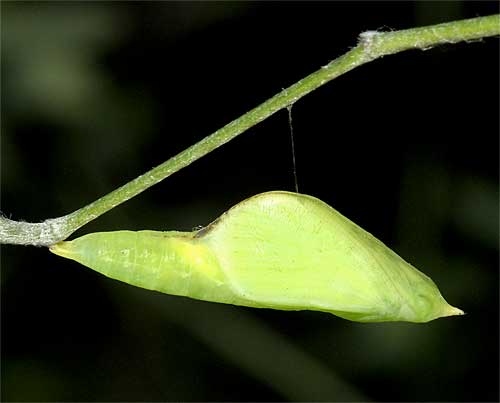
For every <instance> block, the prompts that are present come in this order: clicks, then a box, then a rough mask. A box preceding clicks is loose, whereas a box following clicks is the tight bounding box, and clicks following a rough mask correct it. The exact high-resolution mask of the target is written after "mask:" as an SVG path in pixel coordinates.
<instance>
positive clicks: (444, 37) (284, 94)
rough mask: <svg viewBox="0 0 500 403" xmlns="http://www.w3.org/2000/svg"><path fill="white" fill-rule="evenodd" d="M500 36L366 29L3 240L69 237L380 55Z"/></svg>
mask: <svg viewBox="0 0 500 403" xmlns="http://www.w3.org/2000/svg"><path fill="white" fill-rule="evenodd" d="M495 35H500V15H498V14H497V15H491V16H487V17H478V18H471V19H467V20H461V21H453V22H448V23H444V24H437V25H431V26H427V27H420V28H412V29H406V30H401V31H392V32H378V31H367V32H363V33H362V34H360V35H359V41H358V45H357V46H356V47H354V48H353V49H351V50H350V51H349V52H347V53H346V54H344V55H343V56H340V57H339V58H337V59H335V60H333V61H332V62H330V63H328V64H327V65H326V66H323V67H322V68H320V69H319V70H317V71H315V72H314V73H312V74H310V75H308V76H307V77H305V78H303V79H302V80H300V81H298V82H297V83H295V84H293V85H292V86H290V87H288V88H286V89H284V90H283V91H281V92H279V93H278V94H276V95H275V96H273V97H272V98H270V99H268V100H267V101H265V102H264V103H262V104H261V105H259V106H257V107H256V108H254V109H252V110H251V111H249V112H247V113H245V114H244V115H242V116H241V117H239V118H238V119H236V120H234V121H232V122H230V123H229V124H227V125H226V126H224V127H222V128H221V129H219V130H217V131H216V132H214V133H213V134H211V135H210V136H207V137H205V138H204V139H203V140H201V141H199V142H198V143H196V144H194V145H192V146H191V147H189V148H187V149H186V150H184V151H182V152H181V153H179V154H177V155H176V156H174V157H172V158H170V159H169V160H167V161H165V162H164V163H163V164H161V165H159V166H157V167H155V168H153V169H151V170H150V171H148V172H146V173H145V174H143V175H141V176H139V177H137V178H135V179H134V180H132V181H130V182H129V183H127V184H125V185H123V186H121V187H119V188H118V189H116V190H114V191H112V192H111V193H109V194H107V195H105V196H104V197H102V198H100V199H98V200H96V201H95V202H93V203H90V204H89V205H87V206H85V207H82V208H81V209H79V210H77V211H75V212H73V213H71V214H68V215H65V216H63V217H59V218H55V219H50V220H46V221H44V222H41V223H27V222H17V221H12V220H9V219H6V218H2V217H0V243H4V244H22V245H42V246H48V245H52V244H54V243H56V242H59V241H62V240H64V239H66V238H67V237H68V236H69V235H71V234H72V233H73V232H75V231H76V230H77V229H78V228H80V227H82V226H83V225H85V224H87V223H88V222H90V221H92V220H94V219H95V218H97V217H99V216H100V215H102V214H104V213H105V212H107V211H109V210H111V209H112V208H114V207H116V206H118V205H119V204H121V203H123V202H125V201H127V200H129V199H130V198H132V197H134V196H136V195H138V194H139V193H141V192H143V191H144V190H146V189H148V188H149V187H151V186H153V185H155V184H157V183H158V182H160V181H162V180H163V179H165V178H167V177H168V176H170V175H172V174H173V173H175V172H177V171H179V170H180V169H182V168H184V167H186V166H188V165H190V164H191V163H192V162H194V161H196V160H197V159H199V158H201V157H203V156H204V155H207V154H208V153H210V152H211V151H213V150H215V149H216V148H218V147H220V146H221V145H223V144H225V143H227V142H228V141H230V140H232V139H233V138H235V137H236V136H238V135H239V134H241V133H243V132H244V131H245V130H247V129H249V128H250V127H252V126H254V125H256V124H257V123H259V122H261V121H262V120H264V119H266V118H268V117H269V116H271V115H273V114H274V113H276V112H277V111H279V110H281V109H284V108H286V107H288V106H290V105H292V104H293V103H295V102H296V101H297V100H299V99H300V98H302V97H303V96H305V95H307V94H309V93H310V92H311V91H313V90H315V89H316V88H318V87H320V86H322V85H324V84H326V83H327V82H329V81H330V80H333V79H334V78H336V77H338V76H340V75H342V74H344V73H346V72H348V71H350V70H352V69H354V68H356V67H358V66H361V65H362V64H365V63H367V62H370V61H372V60H374V59H377V58H379V57H382V56H385V55H390V54H394V53H398V52H401V51H404V50H408V49H423V50H425V49H428V48H430V47H433V46H436V45H440V44H445V43H457V42H461V41H471V40H476V39H480V38H485V37H489V36H495Z"/></svg>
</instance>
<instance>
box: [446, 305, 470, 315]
mask: <svg viewBox="0 0 500 403" xmlns="http://www.w3.org/2000/svg"><path fill="white" fill-rule="evenodd" d="M457 315H465V312H464V311H462V310H461V309H459V308H455V307H454V306H451V305H448V306H447V307H446V309H445V310H444V312H443V315H442V316H457Z"/></svg>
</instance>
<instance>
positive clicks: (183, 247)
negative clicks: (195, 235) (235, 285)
mask: <svg viewBox="0 0 500 403" xmlns="http://www.w3.org/2000/svg"><path fill="white" fill-rule="evenodd" d="M172 241H174V239H172V240H171V242H172ZM171 247H173V248H174V249H175V250H176V251H177V254H178V256H179V257H181V259H182V260H183V263H185V264H186V265H189V267H191V268H192V270H193V271H194V272H197V273H198V274H201V275H203V276H205V277H208V278H210V279H211V280H213V281H215V282H217V283H219V284H222V283H223V282H224V281H223V273H222V271H221V269H220V267H219V264H218V262H217V260H216V259H215V257H214V256H213V253H212V251H211V250H210V249H209V248H208V247H207V246H206V245H204V244H201V243H198V242H196V243H195V242H193V241H192V240H185V239H182V238H180V239H175V241H174V242H173V244H172V243H171Z"/></svg>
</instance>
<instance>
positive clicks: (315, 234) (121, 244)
mask: <svg viewBox="0 0 500 403" xmlns="http://www.w3.org/2000/svg"><path fill="white" fill-rule="evenodd" d="M50 250H51V251H52V252H53V253H55V254H57V255H60V256H63V257H66V258H69V259H73V260H76V261H77V262H79V263H81V264H83V265H85V266H88V267H90V268H92V269H94V270H96V271H98V272H100V273H102V274H104V275H106V276H108V277H111V278H114V279H117V280H121V281H124V282H126V283H129V284H132V285H135V286H139V287H143V288H147V289H151V290H157V291H161V292H164V293H167V294H174V295H182V296H188V297H191V298H196V299H201V300H206V301H215V302H222V303H227V304H234V305H244V306H250V307H258V308H274V309H283V310H303V309H308V310H316V311H324V312H330V313H332V314H334V315H337V316H340V317H342V318H345V319H349V320H353V321H359V322H385V321H408V322H428V321H430V320H433V319H436V318H439V317H443V316H452V315H461V314H463V312H462V311H461V310H460V309H458V308H454V307H452V306H451V305H449V304H448V303H447V302H446V301H445V300H444V298H443V297H442V296H441V294H440V292H439V290H438V288H437V287H436V285H435V284H434V282H433V281H432V280H431V279H430V278H429V277H427V276H426V275H425V274H423V273H421V272H420V271H418V270H417V269H415V268H414V267H413V266H411V265H410V264H408V263H406V262H405V261H404V260H403V259H402V258H401V257H399V256H398V255H397V254H396V253H394V252H393V251H392V250H391V249H389V248H388V247H387V246H385V245H384V244H383V243H382V242H380V241H379V240H378V239H376V238H375V237H373V236H372V235H371V234H369V233H368V232H366V231H364V230H363V229H362V228H360V227H358V226H357V225H356V224H354V223H353V222H351V221H350V220H348V219H347V218H345V217H344V216H343V215H341V214H340V213H338V212H337V211H336V210H334V209H333V208H332V207H330V206H329V205H327V204H325V203H324V202H322V201H321V200H319V199H316V198H314V197H311V196H307V195H302V194H298V193H289V192H268V193H262V194H259V195H256V196H254V197H251V198H249V199H247V200H244V201H243V202H241V203H239V204H237V205H236V206H234V207H233V208H231V209H230V210H229V211H227V212H226V213H224V214H223V215H222V216H221V217H219V218H218V219H217V220H215V221H214V222H212V223H211V224H210V225H208V226H207V227H205V228H203V229H201V230H199V231H193V232H177V231H169V232H157V231H137V232H133V231H116V232H100V233H93V234H88V235H85V236H82V237H81V238H77V239H75V240H73V241H69V242H60V243H58V244H55V245H53V246H51V248H50Z"/></svg>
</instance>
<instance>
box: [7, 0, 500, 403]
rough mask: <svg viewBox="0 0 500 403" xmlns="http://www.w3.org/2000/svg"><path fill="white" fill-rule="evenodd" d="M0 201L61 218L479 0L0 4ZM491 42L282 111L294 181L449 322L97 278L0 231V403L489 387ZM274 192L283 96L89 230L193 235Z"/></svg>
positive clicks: (281, 177)
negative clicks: (173, 291)
mask: <svg viewBox="0 0 500 403" xmlns="http://www.w3.org/2000/svg"><path fill="white" fill-rule="evenodd" d="M1 11H2V21H1V22H2V32H1V45H2V55H1V67H2V76H1V79H2V82H1V84H2V100H1V101H2V115H1V117H2V122H1V123H2V139H1V146H2V148H1V159H2V164H1V166H2V172H1V180H2V194H1V197H2V199H1V202H2V204H1V210H2V213H3V214H4V215H6V216H7V217H10V218H12V219H22V220H27V221H41V220H43V219H46V218H49V217H56V216H60V215H63V214H65V213H68V212H71V211H73V210H75V209H77V208H79V207H81V206H83V205H85V204H87V203H89V202H91V201H93V200H95V199H96V198H98V197H100V196H102V195H104V194H106V193H107V192H109V191H111V190H113V189H114V188H116V187H117V186H119V185H121V184H123V183H125V182H126V181H128V180H130V179H132V178H134V177H135V176H137V175H139V174H141V173H143V172H145V171H146V170H148V169H150V168H151V167H153V166H155V165H158V164H159V163H161V162H163V161H164V160H165V159H167V158H169V157H171V156H173V155H175V154H176V153H177V152H180V151H182V150H183V149H184V148H186V147H188V146H189V145H191V144H193V143H194V142H196V141H198V140H200V139H201V138H203V137H204V136H206V135H208V134H210V133H212V132H213V131H214V130H216V129H218V128H219V127H221V126H223V125H224V124H226V123H228V122H229V121H230V120H232V119H234V118H236V117H238V116H239V115H241V114H242V113H244V112H246V111H247V110H249V109H251V108H252V107H254V106H256V105H258V104H259V103H261V102H263V101H264V100H266V99H267V98H268V97H270V96H272V95H274V94H275V93H277V92H278V91H280V90H281V89H282V88H284V87H287V86H289V85H290V84H292V83H294V82H295V81H297V80H299V79H300V78H302V77H304V76H306V75H307V74H309V73H311V72H312V71H314V70H316V69H317V68H319V67H320V66H322V65H324V64H326V63H327V62H328V61H330V60H331V59H333V58H335V57H337V56H339V55H341V54H343V53H344V52H346V51H347V50H349V49H350V47H352V46H354V45H355V44H356V38H357V35H358V34H359V33H360V32H362V31H364V30H373V29H403V28H409V27H413V26H418V25H427V24H433V23H439V22H445V21H450V20H453V19H458V18H468V17H476V16H482V15H488V14H492V13H496V12H498V4H497V3H496V2H418V3H411V2H389V3H382V2H369V3H363V2H350V3H341V2H320V3H313V2H308V3H300V2H294V3H287V2H277V3H263V2H262V3H250V2H230V3H223V2H222V3H217V2H196V3H188V2H175V3H174V2H152V3H118V2H109V3H104V2H101V3H85V4H84V3H77V2H71V3H64V2H57V3H47V2H39V3H22V2H8V3H5V2H2V4H1ZM498 53H499V52H498V38H490V39H485V40H483V41H475V42H472V43H462V44H458V45H449V46H442V47H438V48H435V49H431V50H427V51H424V52H423V51H408V52H404V53H400V54H397V55H394V56H387V57H385V58H383V59H380V60H377V61H375V62H372V63H369V64H367V65H365V66H362V67H360V68H358V69H356V70H354V71H352V72H350V73H348V74H346V75H345V76H342V77H340V78H338V79H336V80H334V81H333V82H331V83H329V84H327V85H325V86H323V87H322V88H320V89H318V90H317V91H315V92H313V93H312V94H310V95H308V96H307V97H305V98H303V99H302V100H300V101H299V102H297V103H296V104H295V106H294V107H293V122H294V130H295V142H296V151H297V152H296V157H297V170H298V180H299V186H300V191H301V192H302V193H307V194H311V195H314V196H316V197H319V198H321V199H322V200H324V201H325V202H327V203H328V204H330V205H332V206H334V207H335V208H336V209H337V210H339V211H340V212H342V213H343V214H344V215H346V216H347V217H349V218H351V219H352V220H353V221H355V222H356V223H358V224H359V225H361V226H362V227H363V228H365V229H366V230H368V231H369V232H371V233H373V234H374V235H375V236H377V237H378V238H379V239H381V240H382V241H383V242H385V243H386V244H388V245H389V246H390V247H392V248H393V249H394V250H396V251H397V252H398V253H399V254H401V255H402V256H403V257H404V258H405V259H407V260H408V261H410V262H411V263H413V264H414V265H415V266H416V267H418V268H419V269H421V270H422V271H423V272H425V273H426V274H428V275H429V276H431V277H432V278H433V279H434V280H435V281H436V283H437V284H438V285H439V287H440V289H441V291H442V292H443V295H444V296H445V298H446V299H447V300H448V301H449V302H450V303H451V304H452V305H455V306H458V307H460V308H462V309H464V310H465V311H466V312H467V315H466V316H464V317H454V318H445V319H439V320H436V321H433V322H430V323H428V324H406V323H386V324H359V323H353V322H349V321H346V320H342V319H339V318H337V317H335V316H331V315H328V314H325V313H318V312H308V311H304V312H281V311H273V310H264V309H263V310H257V309H250V308H242V307H233V306H229V305H222V304H213V303H207V302H200V301H194V300H190V299H186V298H180V297H172V296H168V295H162V294H158V293H154V292H151V291H146V290H142V289H138V288H134V287H132V286H129V285H126V284H123V283H120V282H117V281H114V280H110V279H108V278H106V277H104V276H101V275H99V274H97V273H95V272H93V271H91V270H89V269H86V268H84V267H83V266H79V265H78V264H76V263H74V262H72V261H69V260H63V259H61V258H59V257H57V256H55V255H51V254H49V253H48V251H47V249H45V248H34V247H20V246H10V245H9V246H2V255H1V263H2V272H1V273H2V277H1V282H2V283H1V303H2V304H1V309H2V312H1V313H2V322H1V324H2V328H1V347H2V350H1V354H2V367H1V392H2V400H4V401H27V400H30V401H158V400H164V401H172V400H182V401H214V400H223V401H228V400H231V401H240V400H245V401H250V400H252V401H259V400H266V401H281V400H308V401H325V400H327V401H349V400H379V401H380V400H381V401H416V400H418V401H498V398H499V396H498V387H499V385H498V376H499V373H498V358H499V349H498V326H499V323H498V321H499V307H498V302H499V299H498V280H499V276H498V219H499V217H498V196H499V194H498V151H499V150H498V119H499V118H498V110H499V103H498V87H499V83H498V73H499V66H498ZM277 189H283V190H293V176H292V165H291V153H290V135H289V129H288V122H287V113H286V111H280V112H278V113H277V114H276V115H274V116H272V117H271V118H269V119H267V120H266V121H264V122H262V123H261V124H259V125H257V126H256V127H254V128H252V129H250V130H248V131H247V132H246V133H244V134H243V135H241V136H240V137H238V138H236V139H235V140H234V141H232V142H230V143H229V144H227V145H225V146H223V147H222V148H220V149H218V150H216V151H215V152H213V153H211V154H210V155H208V156H207V157H204V158H203V159H201V160H199V161H197V162H195V163H194V164H192V165H191V166H189V167H188V168H185V169H183V170H182V171H180V172H179V173H177V174H175V175H174V176H172V177H171V178H168V179H167V180H165V181H164V182H162V183H160V184H159V185H157V186H155V187H154V188H152V189H150V190H148V191H146V192H144V193H143V194H141V195H139V196H138V197H136V198H134V199H133V200H131V201H129V202H128V203H126V204H124V205H122V206H120V207H118V208H116V209H114V210H113V211H111V212H109V213H107V214H105V215H104V216H102V217H101V218H99V219H97V220H95V221H94V222H92V223H91V224H89V225H87V226H85V227H84V228H82V229H81V230H79V231H78V233H76V234H75V235H74V236H78V235H82V234H85V233H88V232H93V231H110V230H118V229H156V230H171V229H176V230H191V229H192V228H193V227H195V226H197V225H204V224H207V223H209V222H210V221H212V220H213V219H214V218H216V217H217V216H218V215H219V214H221V213H222V212H223V211H225V210H227V209H228V208H229V207H230V206H232V205H233V204H235V203H237V202H239V201H241V200H242V199H244V198H246V197H248V196H251V195H253V194H256V193H259V192H264V191H268V190H277Z"/></svg>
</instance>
